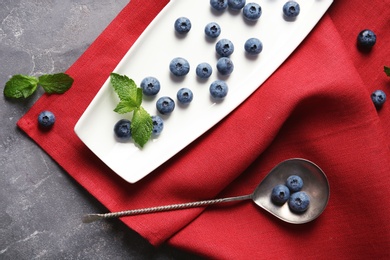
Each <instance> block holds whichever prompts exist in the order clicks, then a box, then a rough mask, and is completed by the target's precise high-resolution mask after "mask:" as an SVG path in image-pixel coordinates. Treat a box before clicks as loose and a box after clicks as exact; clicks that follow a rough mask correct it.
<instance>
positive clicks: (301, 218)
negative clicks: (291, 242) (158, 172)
mask: <svg viewBox="0 0 390 260" xmlns="http://www.w3.org/2000/svg"><path fill="white" fill-rule="evenodd" d="M290 175H298V176H299V177H301V178H302V180H303V183H304V184H303V188H302V191H305V192H306V193H307V194H308V195H309V196H310V205H309V207H308V209H307V210H306V211H305V212H302V213H294V212H292V211H291V210H290V208H289V206H288V203H284V204H283V205H276V204H274V203H273V202H272V201H271V192H272V189H273V187H275V186H276V185H278V184H285V183H286V180H287V178H288V177H289V176H290ZM329 195H330V189H329V182H328V179H327V177H326V175H325V173H324V172H323V171H322V170H321V169H320V167H318V166H317V165H316V164H314V163H313V162H311V161H308V160H306V159H300V158H293V159H288V160H285V161H283V162H281V163H279V164H278V165H276V166H275V167H274V168H273V169H272V170H271V171H270V172H269V173H268V174H267V176H266V177H265V178H264V179H263V180H262V181H261V183H260V184H259V185H258V186H257V187H256V189H255V190H254V192H253V193H252V194H248V195H241V196H236V197H228V198H220V199H211V200H203V201H196V202H188V203H180V204H172V205H166V206H157V207H151V208H143V209H133V210H126V211H120V212H112V213H104V214H88V215H85V216H84V217H83V222H84V223H91V222H93V221H96V220H100V219H108V218H119V217H125V216H134V215H140V214H148V213H155V212H162V211H171V210H179V209H186V208H195V207H204V206H208V205H213V204H218V203H226V202H231V201H240V200H249V199H251V200H253V202H254V203H256V205H258V206H260V207H261V208H263V209H264V210H266V211H268V212H269V213H271V214H272V215H273V216H275V217H277V218H279V219H281V220H283V221H285V222H288V223H292V224H303V223H307V222H310V221H312V220H314V219H316V218H317V217H318V216H319V215H321V213H322V212H323V211H324V210H325V208H326V205H327V204H328V200H329Z"/></svg>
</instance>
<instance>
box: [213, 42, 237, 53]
mask: <svg viewBox="0 0 390 260" xmlns="http://www.w3.org/2000/svg"><path fill="white" fill-rule="evenodd" d="M215 51H216V52H217V53H218V55H219V56H221V57H228V56H230V55H231V54H232V53H233V52H234V45H233V43H232V42H231V41H230V40H228V39H221V40H219V41H218V42H217V43H216V44H215Z"/></svg>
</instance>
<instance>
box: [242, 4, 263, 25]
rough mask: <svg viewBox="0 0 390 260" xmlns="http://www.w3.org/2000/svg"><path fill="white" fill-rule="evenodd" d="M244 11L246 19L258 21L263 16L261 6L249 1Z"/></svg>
mask: <svg viewBox="0 0 390 260" xmlns="http://www.w3.org/2000/svg"><path fill="white" fill-rule="evenodd" d="M242 13H243V15H244V18H245V19H248V20H250V21H257V20H258V19H259V18H260V16H261V6H260V5H258V4H256V3H249V4H247V5H245V7H244V9H243V10H242Z"/></svg>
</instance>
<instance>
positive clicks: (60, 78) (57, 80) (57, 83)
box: [38, 73, 73, 94]
mask: <svg viewBox="0 0 390 260" xmlns="http://www.w3.org/2000/svg"><path fill="white" fill-rule="evenodd" d="M38 84H39V85H40V86H42V88H43V89H44V90H45V92H46V93H48V94H54V93H55V94H62V93H64V92H66V91H67V90H68V89H70V87H71V86H72V84H73V79H72V78H71V77H70V76H69V75H68V74H65V73H57V74H46V75H42V76H40V77H39V78H38Z"/></svg>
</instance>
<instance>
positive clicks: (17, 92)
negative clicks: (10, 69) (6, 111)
mask: <svg viewBox="0 0 390 260" xmlns="http://www.w3.org/2000/svg"><path fill="white" fill-rule="evenodd" d="M37 87H38V79H37V78H35V77H31V76H26V75H21V74H17V75H14V76H12V78H11V79H10V80H9V81H8V82H7V83H6V84H5V87H4V96H6V97H8V98H27V97H29V96H31V95H32V94H33V93H34V92H35V91H36V90H37Z"/></svg>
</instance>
